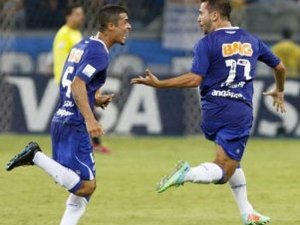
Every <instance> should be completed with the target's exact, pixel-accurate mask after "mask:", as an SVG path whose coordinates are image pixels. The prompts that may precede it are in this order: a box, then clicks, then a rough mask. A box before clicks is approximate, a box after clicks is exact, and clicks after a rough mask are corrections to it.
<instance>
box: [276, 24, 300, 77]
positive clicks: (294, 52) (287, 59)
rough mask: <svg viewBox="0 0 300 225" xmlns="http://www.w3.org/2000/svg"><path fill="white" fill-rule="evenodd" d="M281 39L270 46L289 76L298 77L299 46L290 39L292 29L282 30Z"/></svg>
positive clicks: (299, 64)
mask: <svg viewBox="0 0 300 225" xmlns="http://www.w3.org/2000/svg"><path fill="white" fill-rule="evenodd" d="M281 34H282V38H283V39H282V40H281V41H279V42H278V43H277V44H275V45H274V46H273V47H272V51H273V52H274V54H275V55H277V56H278V57H279V58H280V59H281V60H282V62H283V63H284V65H285V67H286V70H287V73H286V75H287V76H289V77H297V76H298V77H300V46H299V45H298V44H297V43H296V42H295V41H293V40H292V36H293V31H292V30H291V29H289V28H284V29H283V30H282V33H281Z"/></svg>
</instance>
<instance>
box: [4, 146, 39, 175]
mask: <svg viewBox="0 0 300 225" xmlns="http://www.w3.org/2000/svg"><path fill="white" fill-rule="evenodd" d="M38 151H39V152H41V149H40V147H39V145H38V144H37V143H36V142H30V143H29V144H28V145H27V146H26V147H25V148H24V150H23V151H21V152H20V153H18V154H17V155H16V156H15V157H13V158H12V159H11V160H10V161H9V162H8V163H7V165H6V170H7V171H10V170H12V169H14V168H16V167H19V166H29V165H33V162H32V159H33V157H34V155H35V153H37V152H38Z"/></svg>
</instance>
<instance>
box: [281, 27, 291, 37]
mask: <svg viewBox="0 0 300 225" xmlns="http://www.w3.org/2000/svg"><path fill="white" fill-rule="evenodd" d="M281 35H282V37H283V38H284V39H291V38H292V37H293V31H292V30H291V29H290V28H288V27H285V28H283V29H282V31H281Z"/></svg>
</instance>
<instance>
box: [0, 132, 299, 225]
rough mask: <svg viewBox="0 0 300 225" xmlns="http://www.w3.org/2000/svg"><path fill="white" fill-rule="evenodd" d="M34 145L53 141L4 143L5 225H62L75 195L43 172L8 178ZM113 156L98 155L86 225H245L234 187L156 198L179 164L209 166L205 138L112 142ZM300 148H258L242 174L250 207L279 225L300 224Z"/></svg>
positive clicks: (189, 189)
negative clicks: (18, 156) (10, 166)
mask: <svg viewBox="0 0 300 225" xmlns="http://www.w3.org/2000/svg"><path fill="white" fill-rule="evenodd" d="M30 140H36V141H38V142H39V143H40V145H41V147H42V148H43V149H44V151H45V152H46V153H47V154H49V153H50V138H49V136H47V135H45V136H30V135H28V136H15V135H0V152H1V157H0V162H1V167H2V169H1V170H0V179H1V198H0V209H1V211H0V215H2V216H1V218H0V224H1V225H2V224H3V225H41V224H43V225H57V224H59V221H60V217H61V215H62V213H63V210H64V207H65V200H66V198H67V196H68V193H67V192H66V191H65V190H64V189H63V188H61V187H59V186H58V185H56V184H54V182H53V181H52V180H51V179H50V177H49V176H47V175H45V174H44V173H43V172H42V171H41V170H39V169H38V168H36V167H27V168H17V169H15V170H13V171H11V172H6V171H5V164H6V162H7V161H8V160H9V159H10V158H11V157H12V156H13V155H14V154H15V153H16V152H18V151H19V150H21V149H22V148H23V146H24V145H26V144H27V142H29V141H30ZM104 143H105V144H106V145H108V146H109V147H111V148H112V149H113V154H112V155H109V156H108V155H102V154H97V155H96V163H97V180H98V182H97V183H98V187H97V190H96V192H95V194H94V196H93V198H92V200H91V203H90V205H89V207H88V209H87V211H86V214H85V216H84V217H83V218H82V220H81V222H80V225H92V224H93V225H173V224H178V225H199V224H203V225H229V224H230V225H234V224H237V225H240V224H242V223H241V220H240V217H239V212H238V209H237V207H236V205H235V202H234V200H233V198H232V196H231V192H230V190H229V188H228V187H227V185H223V186H217V185H200V184H199V185H197V184H186V185H185V186H184V187H180V188H178V189H175V188H171V189H169V190H167V191H166V192H164V193H161V194H157V193H156V192H155V185H156V183H157V182H158V181H159V179H160V177H161V176H163V175H166V174H168V173H169V172H171V171H172V170H173V168H174V166H175V164H176V162H177V161H178V160H180V159H182V160H187V161H189V163H190V164H191V165H197V164H199V163H200V162H204V161H210V160H211V159H212V158H213V154H214V152H213V150H211V149H213V144H212V143H210V142H208V141H206V140H204V139H203V138H137V137H123V138H120V137H105V138H104ZM299 146H300V140H283V139H281V140H265V139H257V140H251V141H250V142H249V144H248V148H247V151H246V154H245V157H244V162H243V164H242V165H243V168H244V169H245V172H246V175H247V181H248V192H249V199H250V200H251V202H252V203H253V205H254V206H255V208H256V209H257V210H258V211H260V212H262V213H264V214H266V215H268V216H270V217H271V219H272V223H271V224H273V225H282V224H291V225H296V224H300V218H299V212H300V204H299V201H300V191H299V187H300V179H299V178H300V176H299V171H300V163H299V162H300V148H299Z"/></svg>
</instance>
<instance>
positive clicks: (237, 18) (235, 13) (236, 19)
mask: <svg viewBox="0 0 300 225" xmlns="http://www.w3.org/2000/svg"><path fill="white" fill-rule="evenodd" d="M231 7H232V12H231V21H232V23H233V24H234V25H236V26H240V27H244V28H245V25H246V24H245V23H246V20H245V15H246V0H231Z"/></svg>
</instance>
